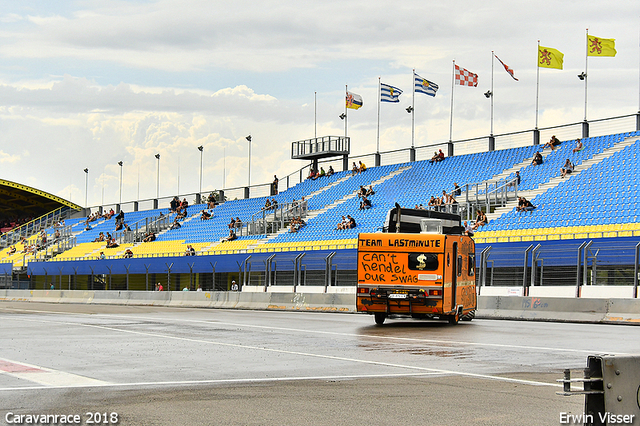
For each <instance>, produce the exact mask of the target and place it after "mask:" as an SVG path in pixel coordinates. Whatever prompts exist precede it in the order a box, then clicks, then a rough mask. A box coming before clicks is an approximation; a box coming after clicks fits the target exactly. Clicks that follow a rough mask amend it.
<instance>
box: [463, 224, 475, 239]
mask: <svg viewBox="0 0 640 426" xmlns="http://www.w3.org/2000/svg"><path fill="white" fill-rule="evenodd" d="M462 225H463V226H464V233H465V234H467V236H469V237H473V229H472V228H471V225H469V224H468V223H467V221H466V220H465V221H464V222H463V224H462Z"/></svg>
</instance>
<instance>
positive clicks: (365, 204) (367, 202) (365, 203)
mask: <svg viewBox="0 0 640 426" xmlns="http://www.w3.org/2000/svg"><path fill="white" fill-rule="evenodd" d="M370 208H371V200H369V199H368V198H367V196H366V195H363V196H362V201H360V210H368V209H370Z"/></svg>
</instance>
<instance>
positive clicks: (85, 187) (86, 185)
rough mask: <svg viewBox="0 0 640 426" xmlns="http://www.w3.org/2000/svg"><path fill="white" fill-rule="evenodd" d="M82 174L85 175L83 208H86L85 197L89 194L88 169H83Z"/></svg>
mask: <svg viewBox="0 0 640 426" xmlns="http://www.w3.org/2000/svg"><path fill="white" fill-rule="evenodd" d="M84 174H85V176H84V207H85V208H87V205H88V202H87V196H88V194H89V192H88V191H89V190H88V187H89V169H88V168H85V169H84Z"/></svg>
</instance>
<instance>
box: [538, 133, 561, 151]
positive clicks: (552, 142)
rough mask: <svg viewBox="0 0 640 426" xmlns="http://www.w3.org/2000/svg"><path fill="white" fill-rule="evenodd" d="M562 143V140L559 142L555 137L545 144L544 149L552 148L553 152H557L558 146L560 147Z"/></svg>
mask: <svg viewBox="0 0 640 426" xmlns="http://www.w3.org/2000/svg"><path fill="white" fill-rule="evenodd" d="M561 143H562V142H560V140H558V138H556V136H555V135H553V136H551V139H549V142H547V143H546V144H544V146H543V147H542V149H545V148H546V147H549V148H551V150H552V151H553V150H555V149H556V147H557V146H559V145H560V144H561Z"/></svg>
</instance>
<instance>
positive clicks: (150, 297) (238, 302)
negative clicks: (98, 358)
mask: <svg viewBox="0 0 640 426" xmlns="http://www.w3.org/2000/svg"><path fill="white" fill-rule="evenodd" d="M0 301H29V302H46V303H86V304H104V305H138V306H175V307H195V308H226V309H275V310H293V311H320V312H355V304H356V299H355V294H347V293H326V294H321V293H291V292H290V293H264V292H262V293H259V292H233V291H215V292H211V291H154V292H147V291H84V290H0Z"/></svg>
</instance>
